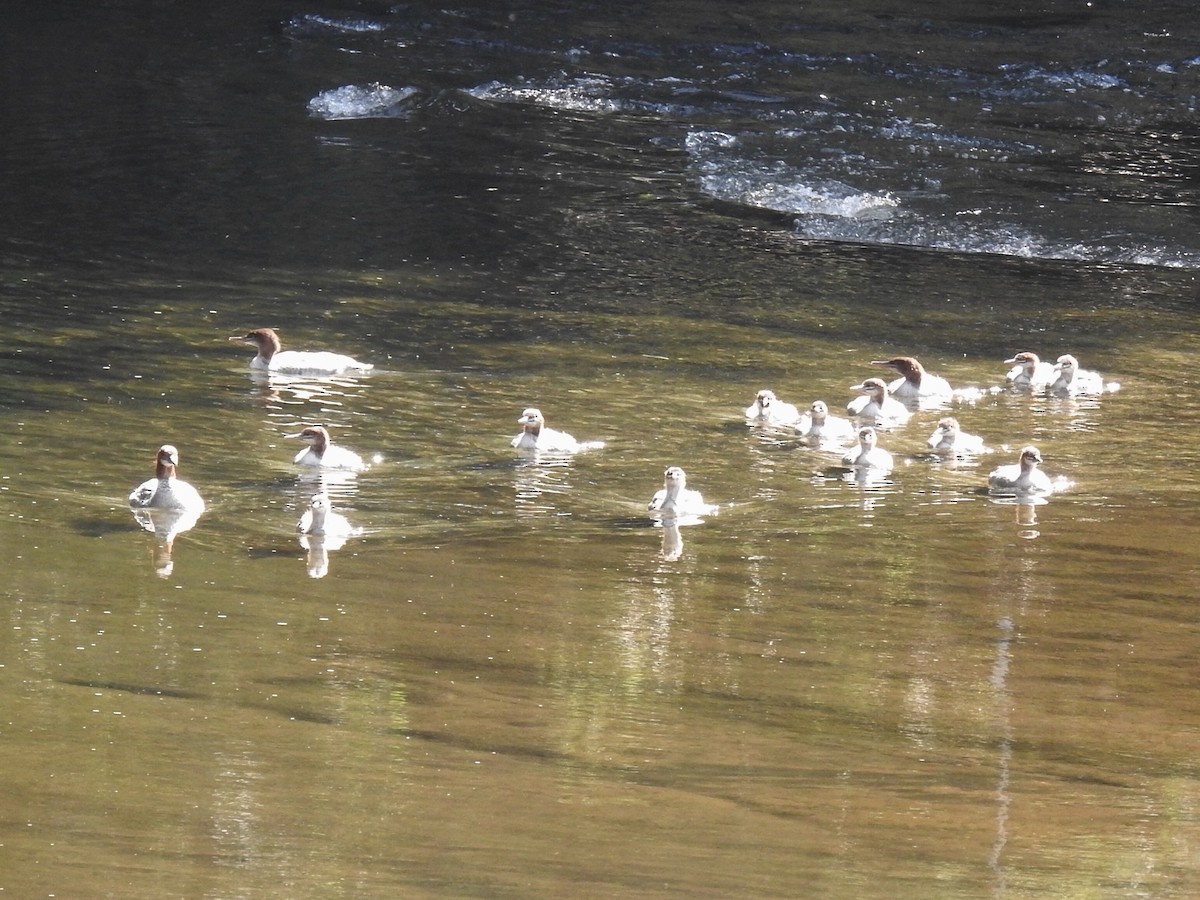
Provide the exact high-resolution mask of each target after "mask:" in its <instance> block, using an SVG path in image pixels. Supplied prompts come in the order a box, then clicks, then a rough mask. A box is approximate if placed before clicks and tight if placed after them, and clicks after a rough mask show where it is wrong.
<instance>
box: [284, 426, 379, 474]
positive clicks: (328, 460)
mask: <svg viewBox="0 0 1200 900" xmlns="http://www.w3.org/2000/svg"><path fill="white" fill-rule="evenodd" d="M284 437H285V438H288V439H289V440H296V441H304V442H305V443H306V444H308V446H307V447H305V448H304V449H303V450H301V451H300V452H299V453H297V454H296V456H295V458H294V459H293V460H292V462H294V463H295V464H296V465H298V466H317V467H320V468H323V469H346V470H349V471H353V472H358V471H361V470H362V469H364V468H366V464H365V463H364V462H363V460H362V457H361V456H359V455H358V454H357V453H355V452H354V451H353V450H347V449H346V448H345V447H339V446H337V445H335V444H334V443H333V442H332V441H330V439H329V430H328V429H327V428H325V427H324V426H322V425H309V426H308V427H306V428H304V429H302V430H300V431H298V432H296V433H295V434H286V435H284Z"/></svg>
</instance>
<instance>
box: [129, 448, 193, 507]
mask: <svg viewBox="0 0 1200 900" xmlns="http://www.w3.org/2000/svg"><path fill="white" fill-rule="evenodd" d="M178 467H179V451H178V450H176V449H175V447H174V446H172V445H171V444H163V445H162V446H161V447H159V448H158V455H157V456H156V457H155V465H154V477H153V478H151V479H149V480H148V481H144V482H142V483H141V484H140V485H138V486H137V487H136V488H135V489H134V490H133V493H131V494H130V495H129V505H130V506H131V507H133V508H134V509H181V510H187V511H189V512H192V513H195V514H196V515H199V514H200V513H202V512H204V498H202V497H201V496H200V492H199V491H197V490H196V489H195V488H194V487H192V486H191V485H190V484H188V483H187V482H186V481H181V480H180V479H178V478H176V477H175V471H176V469H177V468H178Z"/></svg>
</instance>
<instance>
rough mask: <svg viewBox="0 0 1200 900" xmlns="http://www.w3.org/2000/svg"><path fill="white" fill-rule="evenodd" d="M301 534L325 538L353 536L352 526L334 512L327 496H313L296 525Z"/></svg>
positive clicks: (348, 521)
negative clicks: (323, 536) (318, 535)
mask: <svg viewBox="0 0 1200 900" xmlns="http://www.w3.org/2000/svg"><path fill="white" fill-rule="evenodd" d="M296 530H297V531H298V532H300V533H301V534H320V535H325V536H326V537H344V536H347V535H351V534H354V531H355V529H354V526H353V525H351V524H350V520H349V519H347V518H346V517H345V516H343V515H342V514H341V513H339V512H334V510H333V507H332V506H331V504H330V502H329V495H328V494H314V495H313V498H312V500H310V501H309V504H308V509H306V510H305V511H304V515H302V516H301V517H300V521H299V522H297V523H296Z"/></svg>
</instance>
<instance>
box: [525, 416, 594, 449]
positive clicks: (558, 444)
mask: <svg viewBox="0 0 1200 900" xmlns="http://www.w3.org/2000/svg"><path fill="white" fill-rule="evenodd" d="M517 424H518V425H521V426H523V428H522V431H521V433H520V434H518V435H517V436H516V437H515V438H513V439H512V445H513V446H514V447H516V448H517V449H518V450H529V451H534V450H537V451H541V452H543V453H578V452H579V451H580V450H595V449H597V448H599V447H603V446H604V441H577V440H575V438H573V437H571V435H569V434H567V433H566V432H565V431H556V430H555V429H553V428H549V427H547V426H546V417H545V416H543V415H542V411H541V410H540V409H537V408H536V407H533V406H531V407H529V408H528V409H526V410H525V411H524V412H522V413H521V418H519V419H517Z"/></svg>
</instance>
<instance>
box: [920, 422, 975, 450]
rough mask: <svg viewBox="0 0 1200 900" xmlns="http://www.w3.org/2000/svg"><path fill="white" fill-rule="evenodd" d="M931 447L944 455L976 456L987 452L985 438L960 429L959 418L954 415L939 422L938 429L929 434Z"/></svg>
mask: <svg viewBox="0 0 1200 900" xmlns="http://www.w3.org/2000/svg"><path fill="white" fill-rule="evenodd" d="M929 449H930V450H932V451H933V452H934V453H938V454H940V455H942V456H974V455H975V454H976V453H986V452H987V447H985V446H983V438H981V437H979V436H978V435H975V434H967V433H966V432H965V431H963V430H962V429H960V428H959V425H958V419H956V418H954V417H953V416H946V418H944V419H942V420H941V421H940V422H938V424H937V429H936V430H935V431H934V432H933V434H931V435H930V436H929Z"/></svg>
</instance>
